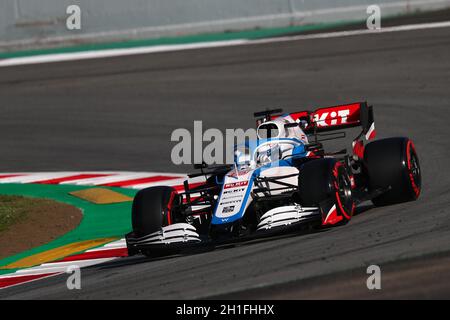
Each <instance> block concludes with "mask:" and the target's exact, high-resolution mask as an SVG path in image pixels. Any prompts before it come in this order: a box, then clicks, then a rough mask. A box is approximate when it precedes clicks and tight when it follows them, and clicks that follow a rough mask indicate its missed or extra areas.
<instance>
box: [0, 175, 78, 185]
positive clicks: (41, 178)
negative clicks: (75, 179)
mask: <svg viewBox="0 0 450 320" xmlns="http://www.w3.org/2000/svg"><path fill="white" fill-rule="evenodd" d="M75 174H76V173H73V172H43V173H36V174H26V175H24V176H18V177H11V178H5V179H0V183H32V182H36V181H44V180H50V179H57V178H64V177H70V176H72V175H75Z"/></svg>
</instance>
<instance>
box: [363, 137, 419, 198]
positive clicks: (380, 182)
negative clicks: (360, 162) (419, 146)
mask: <svg viewBox="0 0 450 320" xmlns="http://www.w3.org/2000/svg"><path fill="white" fill-rule="evenodd" d="M364 171H365V175H366V177H367V179H368V188H369V192H376V191H377V190H383V189H384V190H387V191H386V192H384V193H383V194H381V195H380V196H377V197H375V198H374V199H372V202H373V203H374V204H375V205H376V206H385V205H390V204H395V203H401V202H407V201H412V200H416V199H417V198H418V197H419V195H420V192H421V183H422V181H421V171H420V164H419V158H418V156H417V153H416V150H415V147H414V144H413V142H412V141H411V140H410V139H409V138H405V137H397V138H387V139H381V140H376V141H373V142H370V143H369V144H367V146H366V147H365V149H364Z"/></svg>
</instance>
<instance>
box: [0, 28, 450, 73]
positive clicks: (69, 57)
mask: <svg viewBox="0 0 450 320" xmlns="http://www.w3.org/2000/svg"><path fill="white" fill-rule="evenodd" d="M447 27H450V21H444V22H433V23H421V24H412V25H403V26H395V27H385V28H382V29H380V30H366V29H364V30H354V31H341V32H329V33H319V34H311V35H303V36H302V35H299V36H288V37H279V38H269V39H260V40H248V39H238V40H227V41H213V42H202V43H191V44H181V45H156V46H150V47H138V48H127V49H108V50H98V51H85V52H74V53H55V54H47V55H36V56H31V57H21V58H10V59H4V60H0V67H10V66H18V65H26V64H38V63H51V62H63V61H75V60H86V59H99V58H111V57H119V56H129V55H137V54H151V53H160V52H171V51H181V50H193V49H206V48H220V47H229V46H240V45H254V44H266V43H276V42H286V41H300V40H310V39H324V38H338V37H349V36H357V35H367V34H382V33H389V32H400V31H415V30H424V29H436V28H447Z"/></svg>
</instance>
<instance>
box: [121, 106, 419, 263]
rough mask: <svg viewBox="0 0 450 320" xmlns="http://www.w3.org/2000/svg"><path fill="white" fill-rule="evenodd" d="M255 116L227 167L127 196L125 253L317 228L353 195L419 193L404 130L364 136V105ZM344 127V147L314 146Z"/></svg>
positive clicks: (341, 213)
mask: <svg viewBox="0 0 450 320" xmlns="http://www.w3.org/2000/svg"><path fill="white" fill-rule="evenodd" d="M255 117H257V118H258V121H257V124H258V128H257V136H258V139H257V140H256V141H250V142H247V143H245V144H244V145H240V146H237V147H236V149H235V163H234V164H233V165H226V166H214V167H208V166H206V165H199V166H196V168H197V169H199V170H200V172H199V173H195V174H192V175H190V177H198V176H205V182H204V183H202V184H201V185H198V184H196V185H194V186H193V185H190V184H189V183H188V181H186V182H185V184H184V190H183V192H178V191H177V190H175V189H174V188H172V187H169V186H161V187H152V188H148V189H143V190H141V191H139V192H138V193H137V194H136V196H135V198H134V201H133V207H132V227H133V231H132V232H130V233H129V234H127V235H126V241H127V247H128V251H129V255H133V254H137V253H143V254H145V255H147V256H155V255H165V254H171V253H177V252H180V250H184V249H186V248H190V247H193V246H194V247H195V246H198V245H199V244H208V245H211V244H212V245H215V244H222V243H229V242H230V241H231V242H235V241H239V240H245V239H253V238H254V237H262V236H267V235H273V234H275V233H279V232H296V231H298V230H310V229H316V228H326V227H331V226H336V225H341V224H345V223H347V222H348V221H350V220H351V218H352V216H353V213H354V212H355V208H356V207H357V206H358V204H360V203H362V202H363V201H369V200H371V201H372V202H373V204H374V205H376V206H385V205H390V204H395V203H400V202H406V201H412V200H416V199H417V198H418V197H419V194H420V191H421V171H420V166H419V159H418V156H417V153H416V151H415V148H414V144H413V143H412V141H411V140H410V139H408V138H404V137H396V138H387V139H381V140H374V138H375V125H374V116H373V107H371V106H368V105H367V103H365V102H363V103H352V104H346V105H339V106H334V107H328V108H320V109H318V110H316V111H314V112H310V111H301V112H295V113H290V114H283V113H282V110H269V111H263V112H258V113H255ZM351 127H361V128H362V130H361V132H360V134H359V135H358V136H357V137H356V138H355V139H354V140H353V143H352V152H350V153H349V152H347V150H341V151H338V152H326V151H325V150H324V148H323V144H322V143H321V142H322V141H324V140H329V139H331V138H338V137H343V136H345V132H338V133H330V131H335V130H342V129H347V128H351ZM324 132H328V133H324ZM364 140H366V141H370V142H369V143H367V144H366V145H365V144H364Z"/></svg>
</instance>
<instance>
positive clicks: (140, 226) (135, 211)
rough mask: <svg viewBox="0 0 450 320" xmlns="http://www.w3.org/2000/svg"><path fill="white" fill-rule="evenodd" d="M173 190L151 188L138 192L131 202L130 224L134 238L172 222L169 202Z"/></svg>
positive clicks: (168, 188)
mask: <svg viewBox="0 0 450 320" xmlns="http://www.w3.org/2000/svg"><path fill="white" fill-rule="evenodd" d="M174 193H175V189H173V188H171V187H165V186H161V187H152V188H147V189H142V190H140V191H139V192H138V193H137V194H136V196H135V197H134V200H133V206H132V213H131V222H132V226H133V232H134V234H135V235H136V236H139V237H141V236H145V235H148V234H150V233H153V232H156V231H158V230H160V229H161V228H162V227H165V226H168V225H169V224H170V223H171V222H172V217H171V212H170V210H169V202H170V201H172V200H173V194H174Z"/></svg>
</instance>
